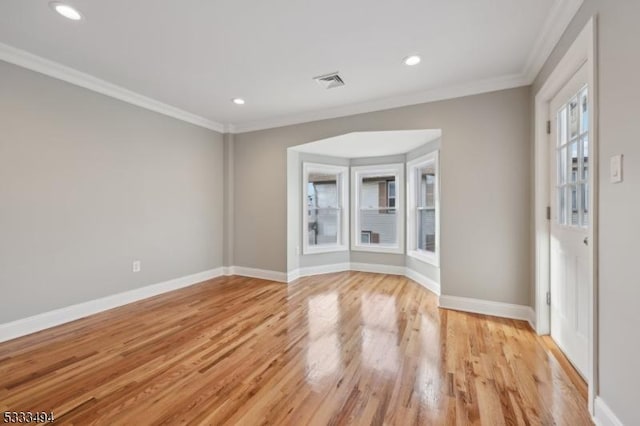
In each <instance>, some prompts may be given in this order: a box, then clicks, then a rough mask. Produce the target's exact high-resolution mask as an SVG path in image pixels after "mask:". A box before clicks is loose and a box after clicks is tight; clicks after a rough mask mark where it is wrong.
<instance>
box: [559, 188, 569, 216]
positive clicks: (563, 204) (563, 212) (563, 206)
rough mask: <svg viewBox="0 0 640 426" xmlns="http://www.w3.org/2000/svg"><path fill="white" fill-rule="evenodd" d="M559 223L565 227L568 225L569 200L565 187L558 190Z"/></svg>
mask: <svg viewBox="0 0 640 426" xmlns="http://www.w3.org/2000/svg"><path fill="white" fill-rule="evenodd" d="M557 192H558V223H559V224H560V225H565V224H566V223H567V200H566V190H565V188H564V187H560V188H558V191H557Z"/></svg>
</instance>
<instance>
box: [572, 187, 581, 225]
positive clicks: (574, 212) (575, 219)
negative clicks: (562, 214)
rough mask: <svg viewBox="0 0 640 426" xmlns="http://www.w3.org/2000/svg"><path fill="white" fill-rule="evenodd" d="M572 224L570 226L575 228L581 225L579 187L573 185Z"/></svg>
mask: <svg viewBox="0 0 640 426" xmlns="http://www.w3.org/2000/svg"><path fill="white" fill-rule="evenodd" d="M570 190H571V211H570V213H571V222H570V224H571V225H573V226H575V225H579V224H580V222H579V220H578V187H577V186H576V185H571V187H570Z"/></svg>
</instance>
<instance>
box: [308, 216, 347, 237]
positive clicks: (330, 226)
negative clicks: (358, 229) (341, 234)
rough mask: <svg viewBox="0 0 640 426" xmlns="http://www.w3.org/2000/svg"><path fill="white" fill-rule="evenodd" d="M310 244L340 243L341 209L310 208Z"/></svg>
mask: <svg viewBox="0 0 640 426" xmlns="http://www.w3.org/2000/svg"><path fill="white" fill-rule="evenodd" d="M308 214H309V220H308V222H309V245H310V246H317V245H327V244H338V229H339V227H340V209H309V211H308Z"/></svg>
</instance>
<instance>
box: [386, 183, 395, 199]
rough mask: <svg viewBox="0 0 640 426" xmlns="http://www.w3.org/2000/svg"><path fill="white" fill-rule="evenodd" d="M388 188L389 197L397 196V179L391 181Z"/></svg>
mask: <svg viewBox="0 0 640 426" xmlns="http://www.w3.org/2000/svg"><path fill="white" fill-rule="evenodd" d="M388 189H389V197H395V196H396V182H395V181H391V182H389V184H388Z"/></svg>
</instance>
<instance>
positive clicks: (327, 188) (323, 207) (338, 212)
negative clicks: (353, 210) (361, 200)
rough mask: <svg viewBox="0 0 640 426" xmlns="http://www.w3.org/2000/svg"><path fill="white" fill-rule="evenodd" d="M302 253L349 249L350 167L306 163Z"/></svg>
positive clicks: (303, 168) (304, 172) (303, 187)
mask: <svg viewBox="0 0 640 426" xmlns="http://www.w3.org/2000/svg"><path fill="white" fill-rule="evenodd" d="M302 170H303V183H302V200H303V201H302V204H303V211H302V217H303V220H302V222H303V244H302V247H303V254H312V253H326V252H332V251H343V250H348V241H349V234H348V232H349V227H348V224H349V193H348V188H349V186H348V179H349V173H348V171H349V168H348V167H342V166H331V165H325V164H314V163H304V164H303V167H302Z"/></svg>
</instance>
